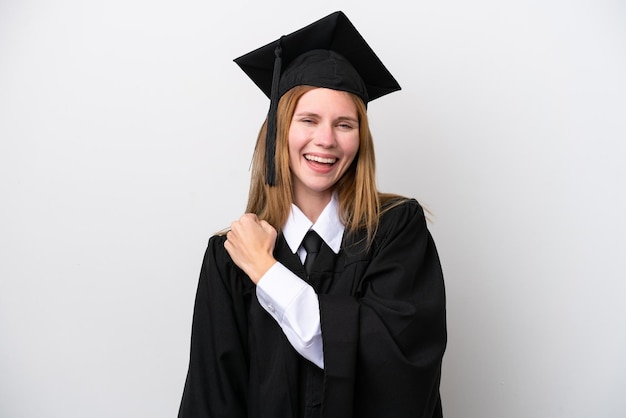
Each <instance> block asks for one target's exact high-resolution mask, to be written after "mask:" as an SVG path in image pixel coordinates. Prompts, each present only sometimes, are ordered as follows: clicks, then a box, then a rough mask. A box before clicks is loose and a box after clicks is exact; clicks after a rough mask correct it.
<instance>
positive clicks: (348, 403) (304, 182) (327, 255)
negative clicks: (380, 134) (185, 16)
mask: <svg viewBox="0 0 626 418" xmlns="http://www.w3.org/2000/svg"><path fill="white" fill-rule="evenodd" d="M236 61H237V63H238V64H239V65H240V66H241V67H242V68H243V69H244V71H246V72H247V73H248V74H249V75H250V76H251V77H252V79H253V80H254V81H255V82H256V83H257V85H259V87H260V88H261V89H263V90H264V91H265V92H266V94H268V96H270V99H271V104H270V112H269V114H268V119H267V120H266V123H265V124H264V125H263V127H262V129H261V132H260V134H259V138H258V141H257V146H256V150H255V155H254V161H253V170H252V181H251V187H250V196H249V201H248V207H247V211H246V212H247V213H246V214H244V215H243V216H242V217H241V218H239V219H238V220H236V221H235V222H233V224H232V225H231V228H230V230H229V231H228V233H226V234H225V235H217V236H214V237H212V238H211V239H210V240H209V245H208V249H207V251H206V254H205V257H204V262H203V265H202V270H201V274H200V281H199V285H198V291H197V295H196V302H195V310H194V318H193V326H192V340H191V358H190V366H189V372H188V375H187V381H186V384H185V389H184V393H183V398H182V402H181V406H180V411H179V417H181V418H191V417H193V418H200V417H267V418H283V417H285V418H286V417H294V418H295V417H338V418H339V417H340V418H347V417H359V418H368V417H372V418H373V417H379V418H386V417H393V418H402V417H441V416H442V412H441V400H440V395H439V382H440V376H441V362H442V357H443V354H444V350H445V346H446V324H445V294H444V284H443V277H442V273H441V267H440V263H439V258H438V256H437V251H436V249H435V245H434V242H433V240H432V237H431V235H430V234H429V232H428V230H427V228H426V222H425V219H424V213H423V210H422V208H421V206H420V205H419V204H418V203H417V201H415V200H413V199H408V198H403V197H400V196H396V195H389V194H383V193H379V192H378V191H377V188H376V185H375V171H374V167H375V158H374V148H373V142H372V135H371V133H370V130H369V126H368V119H367V113H366V105H367V103H368V101H371V100H373V99H375V98H377V97H380V96H381V95H383V94H386V93H389V92H391V91H395V90H398V89H399V86H398V85H397V83H396V82H395V80H394V79H393V77H392V76H391V75H390V74H389V73H388V71H387V70H386V69H385V68H384V66H383V65H382V63H381V62H380V61H379V60H378V58H377V57H376V56H375V55H374V53H373V51H371V49H370V48H369V47H368V46H367V44H366V43H365V41H364V40H363V39H362V38H361V37H360V35H359V34H358V32H357V31H356V29H355V28H354V26H352V24H351V23H350V22H349V21H348V19H347V18H346V16H345V15H344V14H343V13H341V12H337V13H333V14H331V15H329V16H327V17H326V18H323V19H321V20H319V21H317V22H315V23H313V24H311V25H309V26H307V27H306V28H303V29H301V30H299V31H297V32H294V33H292V34H291V35H288V36H285V37H283V38H281V39H280V40H278V41H276V42H274V43H271V44H268V45H266V46H265V47H263V48H260V49H259V50H256V51H253V52H251V53H250V54H247V55H245V56H243V57H241V58H239V59H237V60H236ZM268 79H269V80H268ZM311 231H314V232H311Z"/></svg>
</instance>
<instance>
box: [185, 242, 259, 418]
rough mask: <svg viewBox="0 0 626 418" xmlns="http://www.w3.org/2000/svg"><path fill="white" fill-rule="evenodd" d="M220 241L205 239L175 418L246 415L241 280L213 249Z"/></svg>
mask: <svg viewBox="0 0 626 418" xmlns="http://www.w3.org/2000/svg"><path fill="white" fill-rule="evenodd" d="M223 241H224V238H223V237H218V236H216V237H213V238H211V239H210V240H209V245H208V248H207V250H206V253H205V256H204V260H203V263H202V269H201V272H200V280H199V282H198V289H197V292H196V300H195V305H194V313H193V322H192V332H191V352H190V361H189V370H188V373H187V378H186V381H185V387H184V391H183V396H182V400H181V404H180V409H179V413H178V417H179V418H208V417H233V418H237V417H247V410H246V409H247V406H246V405H247V395H248V393H247V387H248V373H249V371H248V366H247V365H248V363H249V362H248V356H249V354H248V352H247V349H246V347H247V331H246V330H247V324H246V321H247V320H246V314H245V308H244V302H243V298H242V295H243V294H245V293H246V291H245V289H243V286H244V285H245V283H246V282H245V281H243V280H241V278H239V277H237V275H236V273H235V269H234V268H233V266H232V262H230V260H227V259H225V256H224V254H225V253H226V252H225V251H218V250H217V249H218V247H220V246H223ZM248 293H249V292H248Z"/></svg>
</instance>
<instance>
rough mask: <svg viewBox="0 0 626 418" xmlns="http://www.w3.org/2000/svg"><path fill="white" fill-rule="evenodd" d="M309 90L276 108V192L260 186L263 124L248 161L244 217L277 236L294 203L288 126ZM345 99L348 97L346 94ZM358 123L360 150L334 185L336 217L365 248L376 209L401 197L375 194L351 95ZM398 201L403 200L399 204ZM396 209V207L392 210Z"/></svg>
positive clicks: (288, 96)
mask: <svg viewBox="0 0 626 418" xmlns="http://www.w3.org/2000/svg"><path fill="white" fill-rule="evenodd" d="M314 88H315V87H311V86H296V87H294V88H292V89H291V90H289V91H288V92H286V93H285V94H284V95H283V96H282V97H281V99H280V101H279V102H278V111H277V125H276V126H277V132H276V186H273V187H270V186H268V185H267V184H265V173H266V157H265V138H266V132H267V120H265V122H264V123H263V126H262V127H261V130H260V132H259V136H258V139H257V143H256V146H255V149H254V156H253V158H252V176H251V181H250V192H249V195H248V206H247V208H246V212H250V213H255V214H256V215H257V216H258V217H259V218H260V219H264V220H266V221H267V222H268V223H269V224H270V225H272V226H273V227H274V228H276V230H277V231H279V232H280V230H281V228H282V227H283V225H284V224H285V222H286V221H287V217H288V216H289V213H290V211H291V204H292V202H293V194H292V183H291V170H290V169H289V149H288V140H289V126H290V124H291V119H292V118H293V114H294V112H295V109H296V105H297V104H298V100H299V99H300V97H302V96H303V95H304V94H305V93H306V92H308V91H310V90H312V89H314ZM348 94H350V93H348ZM350 97H351V98H352V100H353V101H354V104H355V105H356V109H357V115H358V118H359V150H358V152H357V155H356V156H355V158H354V161H353V162H352V164H351V165H350V167H349V168H348V170H347V171H346V172H345V174H344V175H343V176H342V177H341V179H340V180H339V181H338V182H337V184H336V185H335V190H336V192H337V196H338V198H339V214H340V216H341V219H342V221H343V222H344V224H345V226H346V231H347V232H348V233H355V232H357V231H359V230H363V229H364V230H365V231H366V232H367V241H368V246H369V244H371V242H372V240H373V237H374V234H375V233H376V230H377V228H378V221H379V218H380V215H381V208H382V207H383V206H385V204H386V203H387V202H389V201H391V200H394V199H398V198H400V196H397V195H391V194H383V193H379V192H378V190H377V188H376V159H375V156H374V141H373V139H372V134H371V132H370V128H369V123H368V118H367V109H366V107H365V104H364V103H363V101H362V100H361V99H360V98H359V97H358V96H356V95H354V94H350ZM399 200H402V199H399ZM394 206H395V205H394Z"/></svg>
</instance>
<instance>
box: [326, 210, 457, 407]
mask: <svg viewBox="0 0 626 418" xmlns="http://www.w3.org/2000/svg"><path fill="white" fill-rule="evenodd" d="M370 251H371V253H370V255H369V256H368V257H365V259H362V260H360V261H357V263H359V265H358V266H357V268H355V269H349V270H347V271H354V272H355V273H354V276H355V277H354V278H352V279H353V280H354V281H355V283H356V288H355V291H354V292H353V295H354V296H340V295H336V294H320V295H319V300H320V317H321V327H322V334H323V336H324V338H323V342H324V361H325V382H324V403H323V411H322V416H324V417H337V416H345V417H348V416H355V417H360V418H368V417H372V418H373V417H383V416H385V417H387V416H388V417H394V418H403V417H407V418H408V417H424V418H426V417H428V418H431V417H440V416H441V401H440V396H439V382H440V376H441V362H442V358H443V353H444V350H445V346H446V322H445V292H444V283H443V275H442V271H441V266H440V262H439V257H438V255H437V251H436V249H435V244H434V242H433V240H432V237H431V235H430V233H429V231H428V230H427V228H426V222H425V218H424V213H423V210H422V208H421V206H420V205H419V204H418V203H417V201H415V200H409V201H407V202H404V203H402V204H400V205H399V206H397V207H395V208H393V209H390V210H389V211H388V212H387V213H386V214H385V215H383V217H382V218H381V222H380V225H379V230H378V232H377V234H376V237H375V239H374V244H373V245H372V248H371V250H370ZM342 279H348V278H342Z"/></svg>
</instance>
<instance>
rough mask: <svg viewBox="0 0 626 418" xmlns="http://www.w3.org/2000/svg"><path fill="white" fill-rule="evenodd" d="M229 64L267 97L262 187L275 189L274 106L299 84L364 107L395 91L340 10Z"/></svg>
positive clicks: (396, 86)
mask: <svg viewBox="0 0 626 418" xmlns="http://www.w3.org/2000/svg"><path fill="white" fill-rule="evenodd" d="M235 62H236V63H237V65H239V67H241V69H242V70H243V71H244V72H245V73H246V74H247V75H248V76H249V77H250V78H251V79H252V81H254V83H255V84H256V85H257V86H258V87H259V88H260V89H261V90H262V91H263V93H265V95H266V96H267V97H269V98H270V110H269V113H268V127H267V139H266V151H265V152H266V154H267V163H268V167H267V177H266V183H267V184H269V185H271V186H273V185H275V161H274V158H275V152H276V107H277V106H278V100H279V99H280V97H281V96H282V95H283V94H285V93H286V92H287V91H288V90H290V89H291V88H293V87H295V86H299V85H310V86H314V87H325V88H331V89H334V90H341V91H347V92H350V93H354V94H356V95H357V96H359V97H360V98H361V99H362V100H363V102H364V103H365V104H367V103H368V102H370V101H372V100H374V99H377V98H379V97H381V96H384V95H385V94H388V93H391V92H394V91H396V90H400V85H399V84H398V82H397V81H396V80H395V79H394V78H393V76H392V75H391V73H390V72H389V71H388V70H387V68H385V66H384V65H383V63H382V62H381V61H380V59H379V58H378V57H377V56H376V54H375V53H374V51H373V50H372V49H371V48H370V46H369V45H368V44H367V43H366V42H365V39H363V37H362V36H361V34H359V32H358V31H357V30H356V28H355V27H354V25H353V24H352V23H351V22H350V21H349V20H348V17H347V16H346V15H345V14H344V13H343V12H340V11H339V12H335V13H332V14H330V15H328V16H326V17H324V18H322V19H320V20H318V21H316V22H314V23H311V24H310V25H308V26H306V27H304V28H302V29H300V30H297V31H296V32H293V33H291V34H289V35H284V36H282V37H281V38H279V39H278V40H276V41H274V42H270V43H269V44H267V45H265V46H262V47H261V48H258V49H256V50H254V51H252V52H249V53H247V54H245V55H243V56H241V57H239V58H236V59H235Z"/></svg>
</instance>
